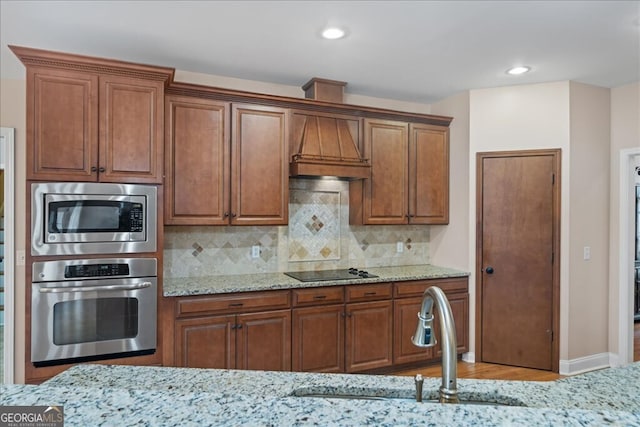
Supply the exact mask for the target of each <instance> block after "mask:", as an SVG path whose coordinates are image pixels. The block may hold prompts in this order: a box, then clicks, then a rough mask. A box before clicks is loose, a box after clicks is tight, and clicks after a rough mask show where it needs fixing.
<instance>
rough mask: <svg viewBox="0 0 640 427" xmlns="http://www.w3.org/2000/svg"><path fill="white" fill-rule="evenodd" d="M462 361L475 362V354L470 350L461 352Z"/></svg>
mask: <svg viewBox="0 0 640 427" xmlns="http://www.w3.org/2000/svg"><path fill="white" fill-rule="evenodd" d="M462 361H463V362H467V363H476V354H475V353H474V352H472V351H470V352H469V353H462Z"/></svg>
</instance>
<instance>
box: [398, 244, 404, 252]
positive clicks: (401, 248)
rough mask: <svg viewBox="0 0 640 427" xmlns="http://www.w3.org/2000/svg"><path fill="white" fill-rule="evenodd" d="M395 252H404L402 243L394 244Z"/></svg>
mask: <svg viewBox="0 0 640 427" xmlns="http://www.w3.org/2000/svg"><path fill="white" fill-rule="evenodd" d="M396 252H398V253H402V252H404V243H402V242H398V243H396Z"/></svg>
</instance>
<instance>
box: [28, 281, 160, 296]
mask: <svg viewBox="0 0 640 427" xmlns="http://www.w3.org/2000/svg"><path fill="white" fill-rule="evenodd" d="M149 287H151V282H142V283H138V284H134V285H104V286H85V287H79V288H65V287H55V288H54V287H51V288H40V293H42V294H53V293H65V292H95V291H131V290H135V289H144V288H149Z"/></svg>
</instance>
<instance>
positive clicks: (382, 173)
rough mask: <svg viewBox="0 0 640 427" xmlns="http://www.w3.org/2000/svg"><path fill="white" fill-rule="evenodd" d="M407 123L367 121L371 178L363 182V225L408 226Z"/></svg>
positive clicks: (365, 126) (367, 151) (366, 137)
mask: <svg viewBox="0 0 640 427" xmlns="http://www.w3.org/2000/svg"><path fill="white" fill-rule="evenodd" d="M408 130H409V126H408V124H407V123H403V122H394V121H387V120H365V121H364V157H366V158H369V159H370V162H371V178H370V179H365V180H364V192H363V202H362V203H363V217H364V218H363V222H364V224H406V223H407V214H408V209H407V202H408V195H407V178H408V171H407V165H408V164H407V155H408V149H407V146H408V135H407V133H408Z"/></svg>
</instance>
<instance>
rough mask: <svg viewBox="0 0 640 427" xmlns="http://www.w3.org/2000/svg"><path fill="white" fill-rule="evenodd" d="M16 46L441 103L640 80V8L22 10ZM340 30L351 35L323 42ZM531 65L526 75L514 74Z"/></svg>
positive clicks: (86, 5) (275, 5)
mask: <svg viewBox="0 0 640 427" xmlns="http://www.w3.org/2000/svg"><path fill="white" fill-rule="evenodd" d="M0 17H1V21H0V44H1V45H2V47H1V56H0V59H1V66H2V68H1V70H0V72H1V76H2V77H3V78H24V68H23V67H22V65H21V64H20V63H19V62H18V61H17V60H16V58H15V57H14V56H13V54H12V53H11V52H10V51H9V50H8V49H7V45H8V44H13V45H19V46H28V47H35V48H41V49H48V50H58V51H63V52H72V53H79V54H85V55H92V56H99V57H107V58H115V59H122V60H126V61H133V62H140V63H146V64H153V65H162V66H168V67H174V68H176V69H178V70H184V71H192V72H199V73H207V74H215V75H220V76H230V77H237V78H241V79H250V80H259V81H264V82H271V83H279V84H286V85H292V86H302V85H303V84H304V83H306V82H307V81H308V80H309V79H310V78H311V77H322V78H327V79H334V80H341V81H345V82H347V83H348V85H347V89H346V90H347V91H348V92H350V93H354V94H359V95H367V96H374V97H381V98H391V99H398V100H404V101H412V102H423V103H431V102H434V101H436V100H439V99H442V98H445V97H447V96H450V95H452V94H455V93H458V92H461V91H465V90H469V89H479V88H485V87H496V86H505V85H512V84H529V83H538V82H548V81H560V80H573V81H577V82H582V83H588V84H593V85H597V86H604V87H616V86H621V85H624V84H628V83H632V82H635V81H639V80H640V1H479V0H476V1H336V2H333V1H257V2H253V1H55V2H54V1H8V0H0ZM328 24H339V25H343V26H345V27H346V29H347V31H348V36H347V37H346V38H344V39H342V40H337V41H329V40H324V39H322V38H320V36H319V33H320V31H321V30H322V29H323V28H324V27H325V26H327V25H328ZM518 64H525V65H529V66H531V67H532V68H533V70H532V71H531V72H530V73H528V74H526V75H524V76H520V77H514V76H509V75H507V74H505V70H506V69H507V68H509V67H510V66H512V65H518Z"/></svg>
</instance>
